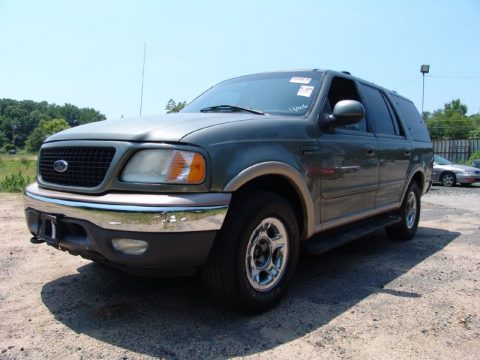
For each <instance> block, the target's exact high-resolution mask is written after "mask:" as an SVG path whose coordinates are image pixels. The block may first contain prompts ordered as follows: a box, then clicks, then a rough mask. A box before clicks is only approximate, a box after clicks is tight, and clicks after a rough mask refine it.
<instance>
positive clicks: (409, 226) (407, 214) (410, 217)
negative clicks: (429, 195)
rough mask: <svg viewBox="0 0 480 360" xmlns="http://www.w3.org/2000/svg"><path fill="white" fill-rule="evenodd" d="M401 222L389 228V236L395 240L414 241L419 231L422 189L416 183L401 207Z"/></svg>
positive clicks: (409, 190)
mask: <svg viewBox="0 0 480 360" xmlns="http://www.w3.org/2000/svg"><path fill="white" fill-rule="evenodd" d="M399 215H400V217H401V221H400V222H399V223H397V224H395V225H392V226H388V227H387V228H386V229H385V230H386V232H387V235H388V236H389V237H390V238H391V239H394V240H400V241H408V240H411V239H413V237H414V236H415V234H416V233H417V229H418V222H419V220H420V189H419V188H418V185H417V183H416V182H413V183H411V184H410V185H409V187H408V189H407V192H406V193H405V197H404V199H403V202H402V206H401V207H400V211H399Z"/></svg>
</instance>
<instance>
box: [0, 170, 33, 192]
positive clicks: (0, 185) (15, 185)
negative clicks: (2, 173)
mask: <svg viewBox="0 0 480 360" xmlns="http://www.w3.org/2000/svg"><path fill="white" fill-rule="evenodd" d="M31 182H32V178H30V177H29V176H24V175H23V174H22V173H21V172H20V171H19V172H18V173H13V174H9V175H7V176H6V177H5V179H3V180H2V181H0V191H5V192H22V191H23V190H24V189H25V186H27V185H28V184H29V183H31Z"/></svg>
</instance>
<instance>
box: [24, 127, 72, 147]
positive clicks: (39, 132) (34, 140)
mask: <svg viewBox="0 0 480 360" xmlns="http://www.w3.org/2000/svg"><path fill="white" fill-rule="evenodd" d="M69 127H70V126H69V125H68V123H67V121H66V120H65V119H52V120H41V121H40V124H39V125H38V127H37V128H36V129H35V130H33V131H32V133H31V134H30V135H29V136H28V138H27V141H26V143H25V150H27V151H29V152H37V151H38V150H39V149H40V146H42V143H43V142H44V141H45V139H46V138H47V137H49V136H50V135H53V134H55V133H57V132H59V131H62V130H65V129H68V128H69Z"/></svg>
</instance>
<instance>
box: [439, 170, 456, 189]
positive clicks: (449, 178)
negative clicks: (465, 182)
mask: <svg viewBox="0 0 480 360" xmlns="http://www.w3.org/2000/svg"><path fill="white" fill-rule="evenodd" d="M440 182H441V183H442V185H443V186H446V187H452V186H455V185H456V184H457V177H456V176H455V174H454V173H451V172H446V173H443V174H442V177H441V178H440Z"/></svg>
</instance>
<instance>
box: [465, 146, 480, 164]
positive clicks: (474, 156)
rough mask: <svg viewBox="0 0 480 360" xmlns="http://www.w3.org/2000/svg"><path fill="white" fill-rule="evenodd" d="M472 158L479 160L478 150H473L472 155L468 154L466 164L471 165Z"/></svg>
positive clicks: (479, 152) (479, 153)
mask: <svg viewBox="0 0 480 360" xmlns="http://www.w3.org/2000/svg"><path fill="white" fill-rule="evenodd" d="M473 160H480V150H479V151H475V152H474V153H472V155H470V157H469V158H468V162H467V164H468V165H469V166H472V165H473Z"/></svg>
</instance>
